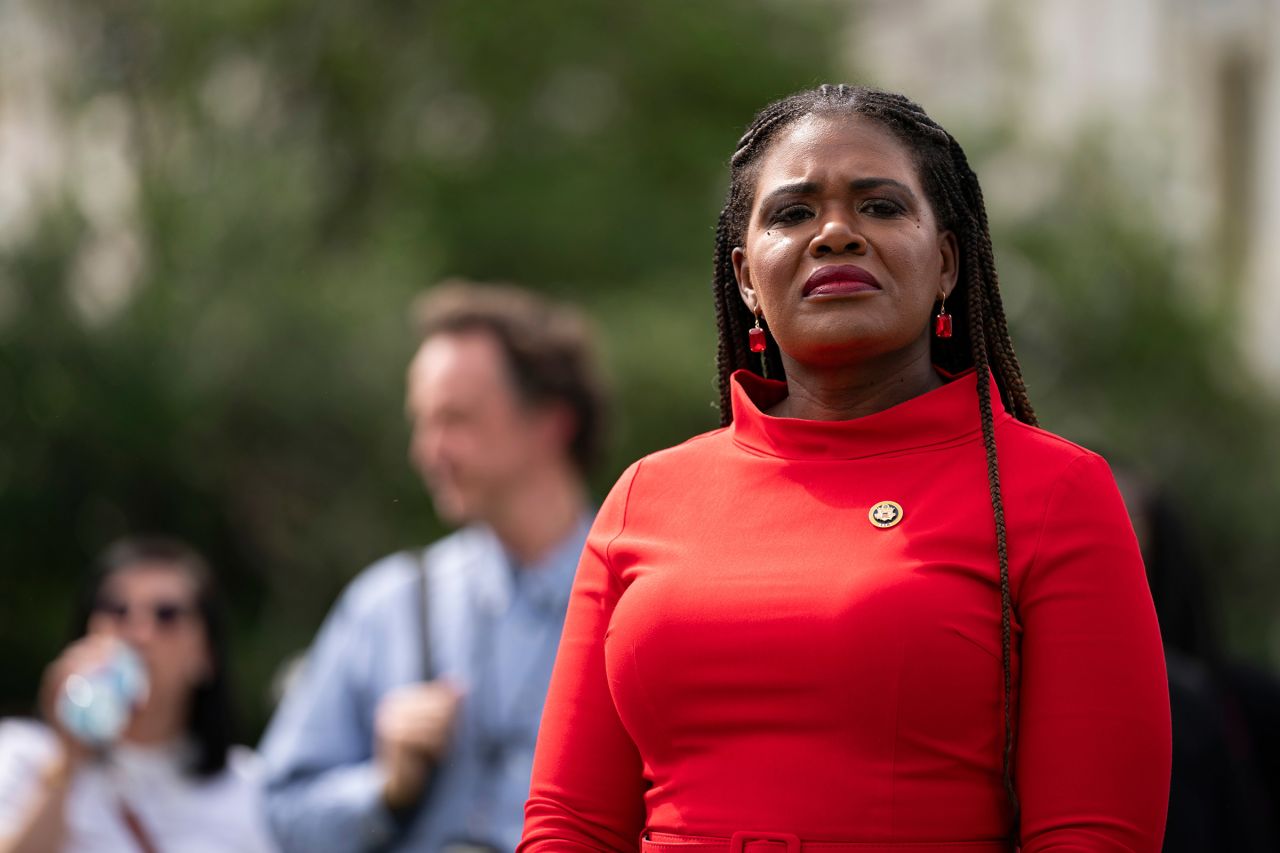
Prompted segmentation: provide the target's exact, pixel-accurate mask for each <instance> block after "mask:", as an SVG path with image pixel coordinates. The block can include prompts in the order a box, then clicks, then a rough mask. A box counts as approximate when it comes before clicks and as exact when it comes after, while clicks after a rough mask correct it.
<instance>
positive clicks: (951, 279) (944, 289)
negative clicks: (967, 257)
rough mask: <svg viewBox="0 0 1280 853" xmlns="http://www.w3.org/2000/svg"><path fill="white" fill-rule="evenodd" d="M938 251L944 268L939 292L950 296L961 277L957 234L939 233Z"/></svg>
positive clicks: (940, 274)
mask: <svg viewBox="0 0 1280 853" xmlns="http://www.w3.org/2000/svg"><path fill="white" fill-rule="evenodd" d="M938 252H939V253H940V255H941V260H942V268H941V270H940V272H939V276H938V292H939V293H940V294H941V295H942V296H944V297H945V296H950V295H951V291H953V290H955V287H956V281H958V280H959V277H960V245H959V243H957V242H956V235H955V234H952V233H951V232H950V231H943V232H942V233H941V234H939V235H938Z"/></svg>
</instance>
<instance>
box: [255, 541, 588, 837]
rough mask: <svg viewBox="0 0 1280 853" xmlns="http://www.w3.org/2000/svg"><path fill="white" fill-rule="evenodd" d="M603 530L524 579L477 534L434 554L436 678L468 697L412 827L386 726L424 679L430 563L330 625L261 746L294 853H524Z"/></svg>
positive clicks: (404, 570) (352, 595)
mask: <svg viewBox="0 0 1280 853" xmlns="http://www.w3.org/2000/svg"><path fill="white" fill-rule="evenodd" d="M589 525H590V519H587V518H584V519H582V520H581V522H580V523H579V525H578V527H577V529H575V530H574V532H573V534H572V535H571V536H569V537H567V538H566V539H565V540H564V541H563V542H562V543H561V544H560V545H558V546H557V547H556V548H555V550H554V551H553V552H552V553H551V554H549V555H548V556H547V557H545V558H544V559H542V560H540V561H539V562H537V563H536V564H532V565H528V566H520V567H517V566H516V565H515V564H514V562H513V560H512V559H511V557H510V556H509V555H508V554H507V553H506V552H505V551H504V550H503V548H502V546H501V544H500V543H499V542H498V540H497V538H496V537H495V536H494V535H493V533H492V532H490V531H489V530H487V529H485V528H480V527H472V528H467V529H465V530H461V531H459V532H457V533H455V534H453V535H451V536H449V537H447V538H445V539H442V540H441V541H439V542H437V543H436V544H435V545H433V546H431V547H430V548H428V549H427V550H426V552H425V560H426V565H427V571H428V576H429V583H428V590H429V593H428V607H429V619H428V624H429V626H430V639H431V643H430V645H431V655H432V658H433V661H432V666H431V667H430V671H431V672H432V673H433V674H434V675H436V676H437V677H444V678H448V679H450V680H451V681H453V682H454V683H456V684H458V685H460V686H461V687H462V688H463V690H464V697H465V698H464V699H463V702H462V706H461V709H460V712H459V717H458V719H457V722H456V726H455V730H454V735H453V740H452V741H451V744H450V747H449V751H448V753H447V755H446V756H445V757H444V758H443V759H442V761H441V763H440V764H439V765H438V767H437V768H436V770H435V772H434V774H433V781H432V784H431V787H430V793H429V795H428V798H427V800H426V802H425V803H424V805H423V807H422V808H420V809H419V810H418V811H417V812H416V813H415V814H414V815H413V816H412V818H411V819H410V820H409V822H408V824H407V825H401V824H398V823H397V822H396V820H395V819H394V818H393V816H392V815H391V814H390V813H389V812H388V811H387V809H386V807H385V806H384V804H383V802H382V799H381V791H382V782H383V779H382V776H381V774H380V772H379V769H378V767H377V765H376V764H375V762H374V760H373V719H374V711H375V709H376V708H377V705H378V703H379V701H380V700H381V699H382V697H383V696H385V695H386V694H387V692H388V691H390V690H392V689H394V688H396V687H400V686H402V685H406V684H411V683H414V682H418V681H421V679H422V676H423V672H424V671H425V668H424V663H423V660H422V642H421V630H422V629H421V623H422V616H421V606H422V605H421V593H420V586H419V580H418V571H419V569H418V565H419V563H418V559H417V557H418V555H417V554H411V553H407V552H405V553H400V554H395V555H392V556H390V557H387V558H385V559H383V560H381V561H379V562H378V563H375V564H374V565H372V566H370V567H369V568H368V569H366V570H365V571H364V572H362V573H361V574H360V576H359V577H357V578H356V579H355V581H353V582H352V583H351V585H350V586H349V587H348V588H347V589H346V591H345V592H344V593H343V594H342V597H341V599H340V600H339V601H338V603H337V605H336V606H335V607H334V609H333V611H332V612H331V613H330V614H329V616H328V618H327V619H326V620H325V624H324V626H323V627H322V628H321V630H320V634H319V636H318V637H317V639H316V642H315V644H314V646H313V647H312V650H311V652H310V653H309V655H308V659H307V662H306V665H305V667H304V669H303V672H302V675H301V676H300V678H299V681H298V683H297V684H295V685H294V686H293V687H292V688H291V689H290V691H289V693H288V695H287V696H286V697H285V699H284V701H283V703H282V704H281V706H280V708H279V710H278V711H277V713H276V715H275V718H274V719H273V720H272V721H271V725H270V727H269V728H268V729H267V733H266V735H265V737H264V739H263V742H262V747H261V751H262V756H263V759H264V761H265V764H266V771H267V811H268V816H269V818H270V821H271V825H272V828H273V830H274V831H275V833H276V835H277V837H278V839H279V841H280V843H281V845H282V846H283V847H284V849H285V850H287V851H303V850H305V851H312V852H313V853H325V851H350V850H365V849H372V848H375V847H377V848H381V847H383V846H385V845H390V846H391V847H392V848H393V849H396V850H420V851H437V850H440V849H441V848H442V847H443V846H444V845H445V844H446V843H447V842H449V841H455V840H460V839H469V840H473V841H479V842H486V843H489V844H491V845H493V846H496V847H498V848H499V849H504V850H513V849H514V848H515V846H516V844H517V843H518V842H519V840H520V832H521V827H522V824H523V820H524V801H525V799H526V798H527V797H528V793H529V776H530V773H531V772H532V767H533V749H534V744H535V742H536V739H537V733H538V722H539V719H540V717H541V715H542V704H543V701H544V700H545V698H546V691H547V683H548V682H549V681H550V678H551V668H552V665H553V664H554V662H555V653H556V646H557V644H558V643H559V640H560V631H561V629H562V627H563V624H564V614H565V608H566V606H567V604H568V598H569V589H570V587H571V585H572V582H573V574H574V571H575V569H576V567H577V564H578V557H579V555H580V554H581V552H582V547H583V543H584V541H585V539H586V534H587V529H588V527H589Z"/></svg>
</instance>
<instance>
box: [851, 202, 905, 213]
mask: <svg viewBox="0 0 1280 853" xmlns="http://www.w3.org/2000/svg"><path fill="white" fill-rule="evenodd" d="M860 210H861V211H862V212H863V213H865V214H867V215H869V216H881V217H883V216H897V215H898V214H900V213H902V210H903V209H902V205H900V204H898V203H897V202H896V201H893V200H892V199H887V198H873V199H868V200H867V201H865V202H863V203H862V206H861V208H860Z"/></svg>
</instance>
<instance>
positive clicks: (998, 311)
mask: <svg viewBox="0 0 1280 853" xmlns="http://www.w3.org/2000/svg"><path fill="white" fill-rule="evenodd" d="M809 115H823V116H840V115H846V116H848V115H860V116H865V117H867V118H870V119H874V120H875V121H877V122H879V123H880V124H881V125H883V126H884V127H885V128H886V129H888V130H889V131H890V132H891V133H892V134H894V136H896V137H897V138H898V139H899V140H900V141H901V142H902V143H903V144H904V145H906V146H907V148H908V149H909V150H910V151H911V153H912V155H913V158H914V160H915V164H916V168H917V169H918V171H919V176H920V179H921V182H922V184H923V186H924V191H925V195H926V196H927V197H928V200H929V204H930V205H931V206H932V208H933V211H934V213H935V215H936V216H937V218H938V221H939V224H940V225H941V227H942V228H945V229H947V230H949V231H950V232H951V233H952V234H954V235H955V238H956V242H957V244H958V247H959V254H960V263H959V274H958V277H957V281H956V286H955V288H954V290H953V291H952V293H951V294H950V296H948V297H947V299H948V301H949V302H950V303H951V305H952V307H953V308H954V309H955V311H954V314H955V319H954V328H953V335H952V337H951V338H950V339H948V340H937V339H935V340H934V342H933V352H932V358H933V363H934V364H935V365H937V366H938V367H941V368H943V369H944V370H947V371H950V372H959V371H961V370H965V369H967V368H970V367H974V368H976V369H977V373H978V383H977V387H978V411H979V414H980V417H981V420H982V440H983V445H984V447H985V450H986V456H987V482H988V485H989V487H990V492H991V509H992V512H993V513H994V515H995V529H996V551H997V559H998V561H999V566H1000V609H1001V618H1000V633H1001V652H1002V653H1001V662H1002V668H1003V673H1004V748H1003V751H1002V756H1001V762H1002V766H1003V777H1004V778H1003V781H1004V788H1005V793H1006V794H1007V796H1008V798H1009V804H1010V807H1011V810H1012V815H1013V828H1014V834H1015V836H1016V833H1017V826H1018V821H1019V810H1018V796H1017V793H1016V792H1015V790H1014V786H1013V771H1012V764H1013V734H1014V733H1013V720H1012V713H1013V712H1012V704H1013V702H1012V699H1013V696H1012V694H1013V670H1012V657H1013V650H1012V644H1013V640H1012V628H1011V623H1012V618H1013V601H1012V596H1011V594H1010V590H1009V554H1008V547H1007V543H1006V541H1005V538H1006V537H1005V517H1004V502H1003V500H1002V498H1001V493H1000V467H999V464H998V462H997V458H996V438H995V427H994V422H993V414H992V402H991V388H990V385H989V384H988V383H987V382H986V381H984V378H985V374H987V372H988V371H990V372H991V373H992V374H993V375H994V377H995V382H996V386H997V388H998V389H999V393H1000V397H1001V399H1002V401H1003V402H1004V405H1005V408H1006V409H1008V411H1009V412H1010V413H1011V414H1012V415H1013V416H1014V417H1015V418H1017V419H1018V420H1020V421H1022V422H1023V423H1028V424H1033V425H1034V424H1035V423H1036V416H1035V412H1034V411H1033V410H1032V408H1031V402H1030V400H1028V399H1027V389H1026V386H1025V385H1024V384H1023V381H1022V370H1021V368H1020V367H1019V366H1018V359H1017V357H1016V356H1015V355H1014V352H1013V342H1012V341H1010V339H1009V327H1008V324H1007V323H1006V322H1005V314H1004V305H1003V304H1002V303H1001V301H1000V290H999V287H998V283H997V278H996V265H995V257H994V255H993V254H992V250H991V234H990V229H989V228H988V225H987V211H986V207H985V205H984V204H983V200H982V189H981V187H980V186H979V185H978V177H977V175H975V174H974V172H973V169H971V168H970V167H969V161H968V159H967V158H966V157H965V154H964V151H963V150H962V149H961V148H960V143H958V142H956V140H955V138H954V137H952V136H951V134H949V133H947V131H946V130H944V129H943V128H942V127H941V126H940V125H938V123H937V122H935V121H934V120H933V119H931V118H929V116H928V115H926V114H925V111H924V110H923V109H921V108H920V107H919V106H918V105H917V104H915V103H913V102H912V101H910V100H908V99H907V98H905V97H903V96H902V95H897V94H894V93H891V92H883V91H880V90H878V89H869V88H863V87H856V86H846V85H843V84H842V85H838V86H836V85H824V86H819V87H818V88H816V89H810V90H808V91H804V92H797V93H796V94H794V95H791V96H789V97H787V98H783V99H782V100H780V101H775V102H774V103H772V104H769V105H768V106H767V107H765V108H764V109H763V110H761V111H760V112H759V113H758V114H757V115H756V117H755V119H754V120H753V121H752V122H751V125H750V126H749V127H748V128H747V130H746V132H745V133H744V134H743V135H742V138H741V139H739V140H738V146H737V148H735V149H734V152H733V157H732V158H731V159H730V161H729V193H728V196H727V198H726V199H725V204H724V207H723V209H721V211H720V221H719V223H718V224H717V226H716V247H715V271H714V286H715V298H716V325H717V327H718V329H719V337H720V341H719V349H718V352H717V355H716V368H717V371H718V373H719V386H720V422H721V424H722V425H727V424H728V423H730V421H732V420H733V412H732V409H731V407H730V382H729V376H730V374H732V373H733V372H734V371H735V370H740V369H746V370H749V371H751V372H753V373H757V374H760V375H767V376H773V377H781V376H783V375H784V373H783V366H782V356H781V353H780V352H779V350H778V345H777V343H776V342H775V341H774V340H772V336H769V340H768V343H767V344H766V349H765V351H764V352H763V353H760V357H759V358H757V357H756V355H755V354H754V353H751V352H750V351H749V347H748V341H747V329H748V328H749V327H750V326H751V325H752V324H753V323H754V322H755V319H756V318H755V316H754V315H753V314H752V313H751V311H749V310H748V309H747V307H746V305H745V304H744V303H743V302H742V297H741V295H740V294H739V292H738V284H737V279H736V278H735V276H734V272H733V262H732V253H733V249H734V247H735V246H745V245H746V235H747V224H748V222H749V220H750V217H751V208H752V206H753V204H754V201H755V198H754V194H755V183H756V176H757V173H758V171H759V164H760V160H761V158H762V156H763V155H764V153H765V152H766V151H767V150H768V148H769V144H770V142H771V141H772V140H773V139H774V138H776V137H777V135H778V134H779V133H780V132H781V131H782V130H783V129H785V128H787V127H789V126H791V125H792V124H794V123H795V122H796V121H798V120H799V119H801V118H804V117H806V116H809Z"/></svg>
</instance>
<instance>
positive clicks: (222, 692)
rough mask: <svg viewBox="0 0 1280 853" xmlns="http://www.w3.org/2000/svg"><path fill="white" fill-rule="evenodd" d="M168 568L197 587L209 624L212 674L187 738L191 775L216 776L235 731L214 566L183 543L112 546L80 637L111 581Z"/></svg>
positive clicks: (91, 588) (194, 707)
mask: <svg viewBox="0 0 1280 853" xmlns="http://www.w3.org/2000/svg"><path fill="white" fill-rule="evenodd" d="M144 564H145V565H162V566H164V567H166V568H172V569H173V570H175V571H178V572H181V573H182V574H184V575H186V576H187V577H188V578H189V579H190V580H191V582H192V585H193V586H194V587H195V593H196V609H197V610H198V611H199V613H200V619H201V622H202V623H203V624H204V632H205V638H206V643H207V645H208V648H209V659H210V664H211V672H210V673H209V677H208V678H207V679H205V680H204V681H203V682H201V683H200V684H198V685H196V687H195V688H194V691H193V694H192V697H191V706H190V713H189V715H188V717H187V734H188V735H190V736H191V739H192V741H193V742H194V744H195V747H196V753H195V757H194V759H193V761H192V764H191V766H190V767H189V770H190V772H191V773H193V774H194V775H196V776H213V775H215V774H217V773H220V772H221V771H222V769H223V768H224V767H226V766H227V750H228V749H229V748H230V747H231V731H232V725H233V719H232V709H231V690H230V685H229V681H228V677H227V632H226V628H227V626H226V619H225V618H224V613H223V606H222V599H221V596H220V595H219V593H218V589H217V585H216V584H215V582H214V577H213V572H212V571H211V570H210V568H209V564H208V562H207V561H206V560H205V559H204V557H202V556H201V555H200V554H199V553H198V552H197V551H196V550H195V549H194V548H192V547H191V546H190V545H187V544H186V543H185V542H181V541H179V540H177V539H172V538H167V537H159V536H139V537H131V538H127V539H120V540H117V541H116V542H114V543H112V544H111V545H109V546H108V547H107V548H106V550H104V551H103V552H102V553H101V554H100V555H99V556H98V559H97V560H96V561H95V563H94V568H93V573H92V574H91V576H90V578H89V582H88V584H87V585H86V586H85V588H84V594H83V596H82V597H81V599H80V601H79V606H78V607H77V609H76V614H75V622H74V625H73V632H74V636H75V637H76V638H77V639H78V638H80V637H83V636H84V635H85V634H86V633H87V632H88V630H89V617H90V616H91V615H92V613H93V611H94V609H95V608H96V607H97V606H98V604H99V603H100V600H101V595H102V589H103V587H104V586H106V584H107V581H109V580H110V579H111V578H113V577H115V576H116V575H118V574H122V573H124V572H128V571H131V570H133V569H136V568H138V567H140V566H142V565H144Z"/></svg>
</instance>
